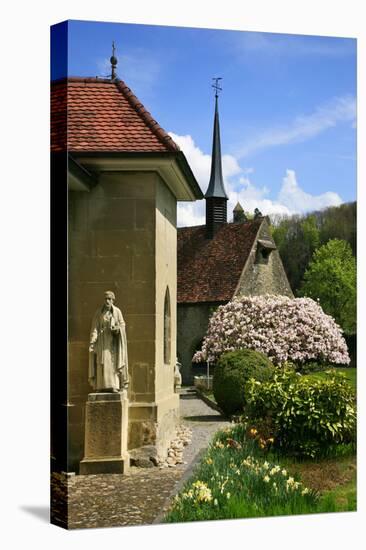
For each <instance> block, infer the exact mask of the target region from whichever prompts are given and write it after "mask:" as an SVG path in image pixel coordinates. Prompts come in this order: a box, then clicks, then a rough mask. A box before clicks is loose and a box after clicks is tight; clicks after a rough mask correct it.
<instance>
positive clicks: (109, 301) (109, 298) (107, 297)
mask: <svg viewBox="0 0 366 550" xmlns="http://www.w3.org/2000/svg"><path fill="white" fill-rule="evenodd" d="M115 299H116V297H115V295H114V292H112V291H111V290H107V291H106V292H105V293H104V303H105V305H106V306H107V307H108V309H110V308H111V307H112V305H113V304H114V301H115Z"/></svg>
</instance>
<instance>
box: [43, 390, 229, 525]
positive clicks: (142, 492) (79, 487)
mask: <svg viewBox="0 0 366 550" xmlns="http://www.w3.org/2000/svg"><path fill="white" fill-rule="evenodd" d="M180 409H181V422H182V424H184V425H185V426H188V427H189V428H190V429H191V430H192V441H191V443H190V444H189V445H188V446H187V447H185V448H184V454H183V460H184V461H185V462H186V463H187V464H180V465H177V466H175V467H174V468H164V469H160V468H147V469H145V468H135V467H131V468H130V471H129V473H128V474H125V475H120V474H99V475H87V476H81V475H78V476H72V477H69V478H66V477H65V476H63V475H62V474H53V476H52V483H53V488H54V490H53V498H54V506H53V507H52V508H53V509H52V513H53V518H54V520H55V521H56V522H57V523H58V524H62V517H64V512H65V510H66V503H65V494H66V492H67V491H66V484H68V501H67V505H68V515H69V525H68V528H69V529H80V528H86V527H115V526H122V525H144V524H152V523H160V522H161V520H162V519H163V517H164V515H165V513H166V511H167V509H168V507H169V504H170V502H171V499H172V498H173V496H174V494H176V493H177V492H178V491H179V489H180V487H181V486H182V485H183V483H184V482H185V480H186V479H187V478H188V477H189V476H190V475H191V472H192V470H193V469H194V466H195V464H196V463H197V461H198V459H199V456H200V453H201V451H203V450H204V449H205V448H206V447H207V445H208V443H209V441H210V439H211V438H212V436H213V434H214V433H215V432H216V431H217V430H219V429H220V428H222V427H225V426H227V425H228V422H227V421H226V420H225V419H224V418H223V417H221V416H220V414H219V413H218V412H217V411H215V410H213V409H211V408H210V407H209V406H208V405H206V403H204V402H203V401H202V400H201V399H199V398H198V397H197V396H196V394H195V392H194V391H192V390H189V389H188V390H185V389H184V390H182V393H181V399H180Z"/></svg>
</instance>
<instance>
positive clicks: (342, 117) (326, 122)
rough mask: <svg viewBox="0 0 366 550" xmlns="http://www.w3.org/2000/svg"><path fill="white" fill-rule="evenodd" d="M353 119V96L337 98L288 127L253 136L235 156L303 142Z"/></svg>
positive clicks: (299, 118)
mask: <svg viewBox="0 0 366 550" xmlns="http://www.w3.org/2000/svg"><path fill="white" fill-rule="evenodd" d="M355 120H356V99H355V98H354V97H353V96H343V97H336V98H333V99H332V100H330V101H329V102H328V103H326V104H324V105H321V106H320V107H317V108H316V109H315V111H314V112H313V113H311V114H309V115H300V116H297V117H296V118H295V119H294V120H293V121H292V122H291V123H290V124H288V125H287V126H282V127H277V128H270V129H267V130H264V131H263V132H261V133H259V134H258V135H257V136H254V137H253V138H252V139H250V140H248V141H247V142H246V143H244V144H243V145H242V146H241V147H240V148H239V150H238V152H237V157H238V158H242V157H246V156H248V155H250V154H253V153H255V152H256V151H258V150H260V149H267V148H269V147H275V146H279V145H286V144H288V143H297V142H301V141H306V140H307V139H310V138H313V137H315V136H317V135H319V134H321V133H322V132H324V131H326V130H328V129H329V128H333V127H334V126H336V125H337V124H339V123H341V122H349V123H350V124H351V125H354V124H355Z"/></svg>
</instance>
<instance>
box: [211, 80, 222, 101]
mask: <svg viewBox="0 0 366 550" xmlns="http://www.w3.org/2000/svg"><path fill="white" fill-rule="evenodd" d="M212 80H214V84H212V87H213V88H214V89H215V97H219V94H218V92H219V91H220V92H221V91H222V88H220V82H219V81H220V80H222V76H215V77H214V78H213V79H212Z"/></svg>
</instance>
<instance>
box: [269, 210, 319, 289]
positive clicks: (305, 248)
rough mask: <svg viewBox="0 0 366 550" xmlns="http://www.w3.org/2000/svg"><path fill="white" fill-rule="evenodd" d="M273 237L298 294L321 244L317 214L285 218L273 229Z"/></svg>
mask: <svg viewBox="0 0 366 550" xmlns="http://www.w3.org/2000/svg"><path fill="white" fill-rule="evenodd" d="M273 238H274V240H275V242H276V245H277V248H278V250H279V253H280V256H281V258H282V261H283V264H284V268H285V271H286V274H287V277H288V280H289V283H290V285H291V288H292V290H293V291H294V293H295V294H296V291H297V290H298V288H299V286H300V284H301V281H302V278H303V276H304V273H305V269H306V267H307V266H308V264H309V261H310V259H311V257H312V255H313V253H314V250H315V249H316V248H317V247H318V246H319V229H318V225H317V219H316V216H315V215H313V214H310V215H308V216H306V217H303V218H301V217H300V216H292V217H291V218H287V219H283V220H282V221H281V222H280V224H279V225H278V226H277V227H275V228H274V229H273Z"/></svg>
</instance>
